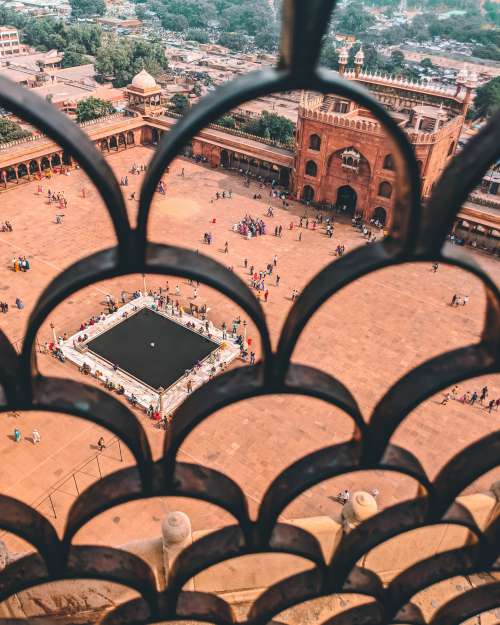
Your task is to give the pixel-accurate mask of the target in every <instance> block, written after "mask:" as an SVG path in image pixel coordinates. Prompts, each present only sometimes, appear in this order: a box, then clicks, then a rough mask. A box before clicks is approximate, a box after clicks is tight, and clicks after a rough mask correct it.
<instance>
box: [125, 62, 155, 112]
mask: <svg viewBox="0 0 500 625" xmlns="http://www.w3.org/2000/svg"><path fill="white" fill-rule="evenodd" d="M125 93H126V96H127V100H128V108H129V109H130V110H132V111H135V112H138V113H141V114H142V115H158V114H160V113H161V112H162V106H161V88H160V87H159V86H158V85H157V83H156V80H155V79H154V78H153V76H151V74H149V73H148V72H147V71H146V70H145V69H141V71H140V72H139V73H138V74H136V75H135V76H134V77H133V78H132V83H131V84H130V85H128V86H127V87H126V88H125Z"/></svg>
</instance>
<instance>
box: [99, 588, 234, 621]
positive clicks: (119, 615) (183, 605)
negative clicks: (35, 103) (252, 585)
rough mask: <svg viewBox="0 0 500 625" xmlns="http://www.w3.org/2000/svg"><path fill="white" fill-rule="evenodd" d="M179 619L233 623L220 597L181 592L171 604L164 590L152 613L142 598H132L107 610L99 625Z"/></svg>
mask: <svg viewBox="0 0 500 625" xmlns="http://www.w3.org/2000/svg"><path fill="white" fill-rule="evenodd" d="M181 619H182V620H186V621H190V622H191V621H201V622H206V623H216V624H217V625H235V624H236V622H237V621H236V619H235V617H234V614H233V611H232V610H231V606H230V605H229V604H228V603H226V601H224V599H222V598H220V597H217V596H216V595H213V594H209V593H204V592H196V591H191V592H190V591H183V592H181V593H180V595H179V598H178V601H177V603H176V604H171V602H169V600H168V598H167V596H166V595H165V594H164V593H162V594H159V595H158V609H157V612H156V614H151V610H150V609H149V606H148V604H147V603H146V602H145V601H144V599H142V598H139V599H132V600H131V601H128V602H127V603H123V604H121V605H119V606H118V607H117V608H115V609H114V610H112V611H111V612H108V614H106V615H105V617H104V619H103V620H102V621H101V624H100V625H128V624H129V623H135V624H136V625H149V623H151V624H152V623H157V622H158V621H162V622H165V621H167V622H168V621H179V620H181Z"/></svg>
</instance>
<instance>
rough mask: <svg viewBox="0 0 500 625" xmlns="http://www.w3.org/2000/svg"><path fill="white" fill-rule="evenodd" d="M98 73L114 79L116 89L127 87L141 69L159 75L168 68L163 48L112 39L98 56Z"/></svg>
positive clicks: (153, 44)
mask: <svg viewBox="0 0 500 625" xmlns="http://www.w3.org/2000/svg"><path fill="white" fill-rule="evenodd" d="M95 66H96V71H97V73H98V74H99V75H100V76H101V77H103V78H106V79H112V80H113V85H114V86H115V87H125V86H126V85H128V84H130V83H131V82H132V78H133V77H134V76H135V75H136V74H138V73H139V72H140V71H141V69H146V70H147V71H148V72H149V73H150V74H152V75H155V74H156V75H157V74H159V73H160V72H161V71H163V70H165V69H166V68H167V67H168V62H167V59H166V58H165V53H164V49H163V46H162V45H161V44H158V43H153V42H151V41H132V40H130V39H117V38H115V39H111V40H110V41H108V42H107V44H106V45H105V46H101V47H100V48H99V50H98V51H97V54H96V63H95Z"/></svg>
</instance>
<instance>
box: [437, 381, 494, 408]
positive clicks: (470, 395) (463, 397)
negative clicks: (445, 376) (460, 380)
mask: <svg viewBox="0 0 500 625" xmlns="http://www.w3.org/2000/svg"><path fill="white" fill-rule="evenodd" d="M488 396H489V389H488V387H487V386H486V385H484V386H483V387H482V388H481V390H480V391H479V392H478V391H472V392H471V391H466V392H462V393H460V392H459V387H458V385H457V384H455V386H453V387H452V388H451V389H450V390H449V391H447V392H446V393H445V394H444V396H443V399H442V400H441V402H440V404H441V406H446V404H447V403H448V402H449V401H450V400H452V401H458V402H460V403H461V404H467V405H469V406H474V405H480V406H481V407H482V408H484V409H485V410H488V412H491V411H492V410H498V407H499V406H500V397H498V398H496V399H493V398H492V399H488Z"/></svg>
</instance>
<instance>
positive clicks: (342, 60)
mask: <svg viewBox="0 0 500 625" xmlns="http://www.w3.org/2000/svg"><path fill="white" fill-rule="evenodd" d="M348 58H349V51H348V50H347V47H346V46H342V48H340V51H339V74H340V75H341V76H343V75H344V74H345V68H346V67H347V59H348Z"/></svg>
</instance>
